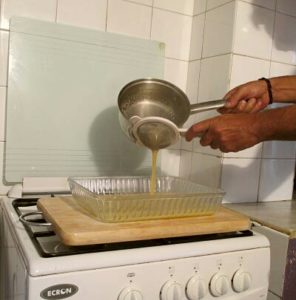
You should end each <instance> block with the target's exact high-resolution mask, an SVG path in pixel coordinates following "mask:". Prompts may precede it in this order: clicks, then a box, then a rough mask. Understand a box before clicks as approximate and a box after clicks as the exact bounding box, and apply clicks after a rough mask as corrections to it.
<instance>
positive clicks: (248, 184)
mask: <svg viewBox="0 0 296 300" xmlns="http://www.w3.org/2000/svg"><path fill="white" fill-rule="evenodd" d="M260 161H261V160H260V159H252V158H224V159H223V167H222V183H221V187H222V189H223V190H224V191H225V192H226V196H225V197H224V200H225V202H232V203H238V202H256V201H257V192H258V184H259V173H260Z"/></svg>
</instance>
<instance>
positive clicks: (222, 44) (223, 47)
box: [202, 2, 235, 57]
mask: <svg viewBox="0 0 296 300" xmlns="http://www.w3.org/2000/svg"><path fill="white" fill-rule="evenodd" d="M234 16H235V2H230V3H229V4H226V5H223V6H220V7H218V8H216V9H213V10H211V11H208V12H207V13H206V21H205V30H204V44H203V50H202V57H209V56H214V55H220V54H225V53H230V52H231V50H232V43H233V27H234Z"/></svg>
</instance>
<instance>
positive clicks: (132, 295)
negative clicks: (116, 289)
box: [118, 288, 143, 300]
mask: <svg viewBox="0 0 296 300" xmlns="http://www.w3.org/2000/svg"><path fill="white" fill-rule="evenodd" d="M118 300H143V296H142V294H141V292H140V291H138V290H134V289H132V288H125V289H123V290H122V291H121V292H120V294H119V296H118Z"/></svg>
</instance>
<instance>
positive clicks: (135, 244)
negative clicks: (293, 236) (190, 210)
mask: <svg viewBox="0 0 296 300" xmlns="http://www.w3.org/2000/svg"><path fill="white" fill-rule="evenodd" d="M37 200H38V198H29V199H28V198H25V199H16V200H14V201H13V202H12V205H13V207H14V209H15V211H16V212H17V214H18V216H21V215H22V214H24V213H29V212H36V211H38V209H37V206H36V203H37ZM27 220H28V218H27ZM30 222H34V223H36V226H34V225H26V226H25V229H26V231H27V233H28V235H29V236H30V238H31V240H32V241H33V243H34V245H35V247H36V249H37V251H38V253H39V255H40V256H41V257H57V256H65V255H75V254H83V253H92V252H106V251H116V250H124V249H133V248H143V247H153V246H162V245H171V244H180V243H190V242H198V241H209V240H219V239H226V238H234V237H237V238H239V237H246V236H252V235H253V233H252V232H251V231H249V230H247V231H236V232H230V233H217V234H207V235H197V236H189V237H177V238H165V239H153V240H144V241H132V242H121V243H108V244H99V245H87V246H67V245H65V244H63V243H62V242H61V240H60V239H59V237H58V236H57V235H56V234H55V232H54V231H53V230H52V228H51V227H40V226H38V224H40V223H46V220H45V219H44V218H42V216H38V217H36V216H32V218H30Z"/></svg>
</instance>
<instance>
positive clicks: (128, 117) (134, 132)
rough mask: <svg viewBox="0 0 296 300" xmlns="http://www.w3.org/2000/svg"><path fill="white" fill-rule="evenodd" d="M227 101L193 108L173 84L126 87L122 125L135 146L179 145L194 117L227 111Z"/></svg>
mask: <svg viewBox="0 0 296 300" xmlns="http://www.w3.org/2000/svg"><path fill="white" fill-rule="evenodd" d="M224 104H225V100H215V101H209V102H203V103H197V104H190V102H189V100H188V98H187V96H186V94H185V93H184V92H183V91H182V90H181V89H179V88H178V87H177V86H175V85H173V84H172V83H170V82H167V81H164V80H160V79H153V78H144V79H138V80H135V81H132V82H130V83H128V84H127V85H125V86H124V87H123V88H122V89H121V91H120V93H119V95H118V107H119V110H120V112H121V116H120V124H121V127H122V129H123V130H124V132H125V133H126V134H127V135H128V136H129V137H131V138H132V139H133V140H134V141H135V142H137V143H140V144H142V145H144V146H146V147H148V148H150V149H152V150H157V149H161V148H165V147H167V146H169V145H172V144H173V143H175V142H176V141H177V140H178V139H179V137H180V134H181V135H183V133H184V132H185V131H186V129H183V128H180V127H182V126H183V124H184V123H185V122H186V121H187V119H188V118H189V116H190V115H191V114H195V113H198V112H204V111H209V110H213V109H217V108H220V107H223V106H224Z"/></svg>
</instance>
